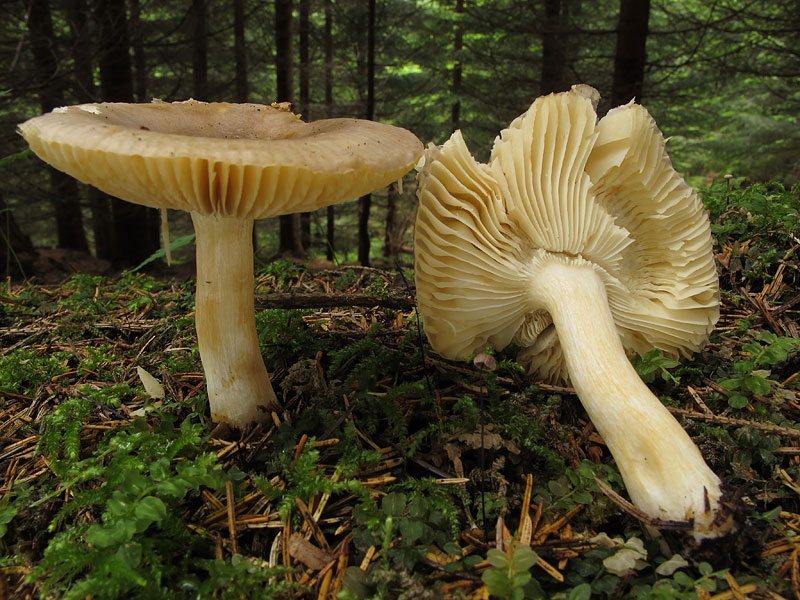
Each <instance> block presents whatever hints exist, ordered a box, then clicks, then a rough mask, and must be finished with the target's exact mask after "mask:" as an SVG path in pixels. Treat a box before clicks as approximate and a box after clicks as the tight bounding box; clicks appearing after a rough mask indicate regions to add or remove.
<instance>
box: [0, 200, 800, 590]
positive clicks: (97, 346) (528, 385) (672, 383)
mask: <svg viewBox="0 0 800 600" xmlns="http://www.w3.org/2000/svg"><path fill="white" fill-rule="evenodd" d="M706 202H707V205H708V206H709V210H710V214H711V217H712V222H713V223H714V224H715V226H714V233H715V239H716V244H717V245H716V248H715V252H716V254H717V262H718V266H719V271H720V281H721V285H722V290H723V291H722V306H721V313H722V314H721V318H720V320H719V322H718V324H717V328H716V330H715V331H714V333H713V335H712V337H711V340H710V342H709V344H708V346H707V347H706V348H705V349H704V350H703V351H702V352H700V353H698V354H697V355H696V356H695V357H694V358H693V359H691V360H689V361H686V362H684V363H682V364H677V363H675V362H673V361H669V360H667V359H666V358H664V357H663V356H661V355H660V353H658V352H652V353H649V354H647V355H645V356H644V357H639V358H637V359H634V363H635V365H636V367H637V370H638V371H639V373H640V374H641V375H642V377H643V379H645V381H647V382H648V384H649V385H650V387H651V389H653V390H654V392H655V393H656V394H657V395H659V397H660V398H661V399H662V400H663V401H664V403H665V404H666V405H667V407H668V408H669V410H670V411H671V412H672V413H673V414H674V415H675V417H676V418H677V419H678V420H679V421H680V422H681V424H682V425H683V426H684V427H685V429H686V430H687V431H688V432H689V433H690V435H691V436H692V438H693V439H694V440H695V442H696V443H697V444H698V446H699V447H700V448H701V451H702V453H703V455H704V456H705V457H706V460H707V461H708V463H709V465H710V466H711V467H712V469H713V470H714V471H715V472H716V473H717V474H718V475H719V476H720V477H721V479H722V480H723V481H724V482H725V484H726V486H727V490H728V491H729V492H730V498H732V499H733V500H732V501H734V502H735V504H736V505H737V506H738V507H739V510H738V513H737V520H738V529H737V532H736V534H735V535H733V536H730V537H729V538H726V539H723V540H714V541H709V542H706V543H704V544H702V545H700V546H699V547H698V546H697V545H696V544H694V543H693V542H692V541H691V540H690V539H689V538H687V537H686V536H685V535H683V534H682V533H681V531H680V530H666V531H662V532H661V533H658V532H656V530H655V529H654V528H653V527H652V526H650V525H648V524H647V523H643V522H642V521H640V520H639V518H640V517H638V516H637V513H636V511H635V510H632V509H631V507H630V506H628V505H626V503H625V502H624V501H622V500H621V499H620V497H625V496H626V492H625V490H624V486H623V485H622V481H621V478H620V476H619V472H618V470H617V468H616V466H615V464H614V461H613V459H612V458H611V456H610V454H609V452H608V449H607V448H606V446H605V444H604V442H603V440H602V438H601V437H600V436H599V435H598V434H597V433H596V431H595V430H594V428H593V427H592V424H591V422H590V421H589V420H588V418H587V416H586V414H585V412H584V411H583V409H582V407H581V405H580V402H579V400H578V399H577V397H576V396H575V394H574V392H573V391H572V390H571V389H569V388H564V387H557V386H551V385H544V384H541V383H537V382H531V381H528V380H527V379H526V378H525V377H524V375H523V373H522V372H521V370H520V368H519V365H518V364H517V363H515V362H514V357H515V353H514V352H513V349H508V350H507V351H505V352H497V353H495V359H496V360H497V367H496V368H495V369H493V370H491V371H489V370H485V369H482V368H480V367H479V366H475V365H474V364H472V363H458V362H452V361H447V360H444V359H443V358H441V357H439V356H438V355H437V354H436V353H435V352H433V351H432V350H431V349H430V347H429V346H428V345H427V342H426V340H425V337H424V333H423V331H422V329H421V326H420V324H419V321H418V319H417V315H416V313H415V309H414V299H413V273H411V272H410V271H409V270H405V271H388V270H380V269H370V268H362V267H342V268H339V269H335V270H328V271H318V272H312V271H310V270H308V269H306V268H304V267H303V266H298V265H295V264H293V263H291V262H288V261H278V262H275V263H271V264H268V265H266V266H264V267H263V268H261V269H260V270H259V271H258V273H257V279H256V307H257V326H258V331H259V337H260V339H261V341H262V352H263V354H264V356H265V360H266V363H267V367H268V369H269V371H270V373H271V375H272V379H273V385H274V387H275V389H276V391H277V392H278V395H279V398H280V399H281V401H282V403H283V408H282V410H281V411H279V412H276V413H273V414H272V415H271V417H272V418H271V422H270V423H269V424H267V425H262V426H257V427H255V428H251V429H247V430H245V431H230V430H223V428H220V427H216V428H215V427H214V426H213V424H212V423H211V422H210V420H209V418H208V407H207V399H206V396H205V391H204V387H203V374H202V371H201V366H200V360H199V355H198V352H197V345H196V339H195V334H194V320H193V314H192V310H193V304H194V289H193V282H191V281H174V280H165V279H163V278H154V277H151V276H148V275H143V274H131V273H126V274H124V275H122V276H121V277H118V278H108V277H102V276H98V275H86V274H81V275H75V276H73V277H71V278H70V279H68V280H67V281H66V282H64V283H62V284H59V285H55V284H53V285H42V284H36V283H32V282H27V283H21V284H8V285H7V286H6V287H5V288H3V291H2V295H1V297H0V340H2V341H1V342H0V346H1V347H2V350H0V556H1V558H0V567H1V569H0V599H5V598H26V597H31V598H35V597H48V598H49V597H52V598H62V597H63V598H86V597H92V598H268V597H287V598H291V597H297V598H321V599H324V598H334V597H339V598H450V597H452V598H458V597H463V598H489V597H498V598H569V599H579V598H580V599H587V598H590V597H636V598H713V599H715V600H723V599H740V598H758V599H779V598H792V597H794V598H798V599H800V428H798V426H797V424H798V422H800V391H798V389H800V388H799V387H798V383H799V381H798V379H800V378H799V377H798V369H800V360H798V350H800V344H798V341H797V339H798V323H799V322H800V285H799V284H800V278H799V277H798V267H797V263H796V261H795V260H794V256H795V253H796V252H797V251H798V250H800V239H798V238H797V233H798V231H799V230H800V224H798V217H797V213H798V208H799V207H800V195H798V192H797V190H793V191H792V190H784V189H783V188H778V187H775V186H773V187H769V186H752V187H750V188H744V189H742V190H741V191H737V192H736V193H733V192H730V190H724V189H716V190H714V191H713V193H709V196H708V197H707V198H706ZM764 203H767V204H764ZM765 206H768V208H764V207H765ZM759 207H760V208H759ZM323 294H324V295H325V299H324V300H321V299H320V298H322V295H323ZM138 368H140V369H144V370H145V371H146V372H147V373H149V374H150V375H152V377H153V378H155V380H156V382H157V383H155V384H154V383H153V382H152V381H150V378H147V376H146V375H139V371H138V370H137V369H138ZM142 377H145V379H147V380H148V381H147V383H146V384H145V383H143V380H142ZM145 385H146V387H147V390H146V389H145ZM159 388H160V392H159ZM162 392H163V394H162ZM162 395H163V397H162V398H158V396H162Z"/></svg>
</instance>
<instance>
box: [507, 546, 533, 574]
mask: <svg viewBox="0 0 800 600" xmlns="http://www.w3.org/2000/svg"><path fill="white" fill-rule="evenodd" d="M537 562H539V555H538V554H536V552H534V551H533V550H532V549H531V547H530V546H518V547H517V548H516V549H515V550H514V556H513V558H512V559H511V566H512V568H513V569H514V571H515V572H518V573H519V572H522V571H527V570H528V569H530V568H531V567H532V566H533V565H535V564H536V563H537Z"/></svg>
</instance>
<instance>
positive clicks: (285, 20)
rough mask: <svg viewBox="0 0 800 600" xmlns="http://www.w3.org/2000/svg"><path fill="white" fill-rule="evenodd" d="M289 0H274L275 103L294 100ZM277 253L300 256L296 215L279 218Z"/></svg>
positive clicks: (301, 242) (300, 248)
mask: <svg viewBox="0 0 800 600" xmlns="http://www.w3.org/2000/svg"><path fill="white" fill-rule="evenodd" d="M292 9H293V7H292V0H275V76H276V83H277V90H276V91H277V93H278V97H277V98H276V99H277V101H278V102H294V91H293V90H294V69H293V64H292V49H293V46H294V44H293V43H292V20H293V19H292ZM278 253H279V254H280V255H281V256H293V257H295V258H303V257H304V256H305V251H304V250H303V241H302V239H301V237H300V215H299V214H292V215H282V216H281V217H280V246H279V248H278Z"/></svg>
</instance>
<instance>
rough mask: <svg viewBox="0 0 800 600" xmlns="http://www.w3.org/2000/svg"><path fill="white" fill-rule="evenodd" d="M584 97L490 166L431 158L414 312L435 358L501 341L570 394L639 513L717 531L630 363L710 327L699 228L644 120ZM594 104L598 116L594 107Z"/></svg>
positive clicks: (662, 413) (540, 119) (661, 412)
mask: <svg viewBox="0 0 800 600" xmlns="http://www.w3.org/2000/svg"><path fill="white" fill-rule="evenodd" d="M598 97H599V95H597V92H596V91H595V90H593V89H592V88H589V87H588V86H576V87H574V88H573V89H572V90H571V91H569V92H565V93H561V94H552V95H549V96H544V97H541V98H538V99H537V100H536V101H534V103H533V104H532V105H531V107H530V108H529V109H528V111H527V112H525V113H524V114H523V115H521V116H520V117H518V118H517V119H515V120H514V121H513V122H512V123H511V125H510V126H509V127H508V128H507V129H505V130H504V131H503V132H502V133H501V134H500V136H499V138H497V140H495V144H494V148H493V150H492V154H491V157H490V160H489V162H488V163H487V164H481V163H478V162H476V161H475V160H474V159H473V157H472V156H471V155H470V153H469V151H468V150H467V147H466V145H465V143H464V140H463V138H462V136H461V134H460V132H458V131H457V132H455V133H454V134H453V135H452V137H451V138H450V139H449V141H447V142H446V143H445V144H444V145H443V146H441V147H429V148H428V150H427V151H426V154H425V158H424V165H423V166H422V167H421V169H420V174H419V187H418V196H419V201H420V205H419V211H418V214H417V221H416V231H415V246H416V249H415V252H416V265H415V267H416V271H415V273H416V287H417V302H418V306H419V312H420V315H421V317H422V320H423V324H424V328H425V332H426V334H427V336H428V339H429V341H430V343H431V345H432V347H433V348H434V350H436V351H437V352H438V353H440V354H441V355H443V356H444V357H446V358H449V359H455V360H461V359H465V358H467V357H469V356H470V355H471V354H473V353H475V352H478V351H481V349H482V348H484V347H485V345H487V344H489V345H491V346H493V347H495V348H497V349H502V348H504V347H505V346H507V345H508V344H509V343H511V342H514V343H516V344H518V345H519V346H520V347H521V348H522V350H521V352H520V355H519V360H520V362H522V363H523V364H524V365H525V366H526V367H527V368H528V371H529V373H530V374H531V375H534V376H537V377H539V378H540V379H543V380H545V381H551V382H559V381H560V382H567V381H569V382H571V384H572V386H574V388H575V390H576V391H577V394H578V396H579V397H580V400H581V402H582V404H583V406H584V407H585V409H586V411H587V413H588V415H589V417H590V418H591V420H592V422H593V423H594V426H595V427H596V429H597V431H598V432H599V433H600V435H601V436H602V437H603V439H604V440H605V442H606V444H607V446H608V448H609V450H610V452H611V454H612V455H613V456H614V459H615V460H616V463H617V465H618V467H619V470H620V472H621V474H622V477H623V480H624V482H625V485H626V487H627V490H628V493H629V494H630V496H631V499H632V500H633V502H634V504H635V505H636V506H637V507H639V509H641V510H642V511H644V512H645V513H646V514H647V515H648V516H649V517H651V518H653V519H658V520H663V521H690V520H693V522H694V528H693V533H694V536H695V538H697V539H702V538H704V537H715V536H719V535H722V534H725V533H726V532H728V531H729V530H730V528H731V525H730V523H729V521H727V520H725V519H724V518H723V517H722V516H720V517H719V518H718V513H719V509H720V502H719V501H720V497H721V491H720V480H719V478H718V477H717V476H716V475H715V474H714V473H713V472H712V471H711V469H710V468H709V467H708V466H707V465H706V463H705V462H704V460H703V457H702V455H701V453H700V451H699V449H698V448H697V446H696V445H695V444H694V443H693V442H692V440H691V438H690V437H689V436H688V435H687V433H686V432H685V431H684V430H683V428H682V427H681V426H680V425H679V423H678V422H677V421H676V420H675V419H674V418H673V417H672V415H671V414H670V412H669V411H668V410H667V409H666V408H665V407H664V405H663V404H662V403H661V402H660V401H659V400H658V398H656V396H654V395H653V393H652V392H651V391H650V390H649V388H648V387H647V386H646V385H645V384H644V383H643V382H642V380H641V379H640V378H639V376H638V375H637V373H636V371H635V369H634V368H633V366H632V365H631V362H630V361H629V358H628V354H629V353H644V352H646V351H647V350H649V349H651V348H652V347H653V346H656V347H658V348H660V349H661V350H662V351H663V353H664V354H665V355H667V356H669V357H681V356H684V357H685V356H688V355H689V354H691V353H692V352H693V351H696V350H698V349H699V348H701V347H702V345H703V344H704V343H705V341H706V340H707V337H708V335H709V333H710V332H711V330H712V328H713V326H714V323H715V322H716V320H717V318H718V316H719V289H718V281H717V275H716V271H715V268H714V261H713V255H712V251H711V234H710V226H709V222H708V218H707V215H706V213H705V211H704V209H703V205H702V203H701V202H700V200H699V198H698V197H697V195H696V194H695V193H694V191H693V190H692V189H691V188H690V187H689V186H688V185H687V184H686V183H685V182H684V181H683V179H682V178H681V177H680V176H679V175H678V173H677V172H676V171H675V170H674V169H673V167H672V164H671V162H670V160H669V157H668V156H667V153H666V149H665V141H664V138H663V136H662V134H661V132H660V131H659V130H658V128H657V127H656V124H655V122H654V121H653V119H652V118H651V117H650V115H649V114H648V112H647V111H646V109H644V108H643V107H641V106H639V105H636V104H634V103H630V104H628V105H625V106H621V107H618V108H615V109H613V110H611V111H610V112H609V113H608V114H607V115H606V116H605V117H604V118H603V119H601V120H600V121H599V123H598V122H597V116H596V114H595V109H594V106H596V100H597V98H598ZM593 105H594V106H593Z"/></svg>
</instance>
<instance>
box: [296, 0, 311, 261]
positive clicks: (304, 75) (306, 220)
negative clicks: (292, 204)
mask: <svg viewBox="0 0 800 600" xmlns="http://www.w3.org/2000/svg"><path fill="white" fill-rule="evenodd" d="M310 4H311V1H310V0H300V11H299V23H298V24H299V30H300V31H299V34H300V36H299V37H300V81H299V83H300V106H299V112H300V114H302V115H303V119H304V120H305V121H310V120H311V98H310V95H309V88H310V85H309V83H310V82H309V72H310V67H311V65H310V58H309V50H308V42H309V37H310V33H311V24H310V12H311V6H310ZM300 243H301V244H302V246H303V250H304V251H305V250H308V249H309V248H310V247H311V213H308V212H305V213H302V214H301V215H300Z"/></svg>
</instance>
